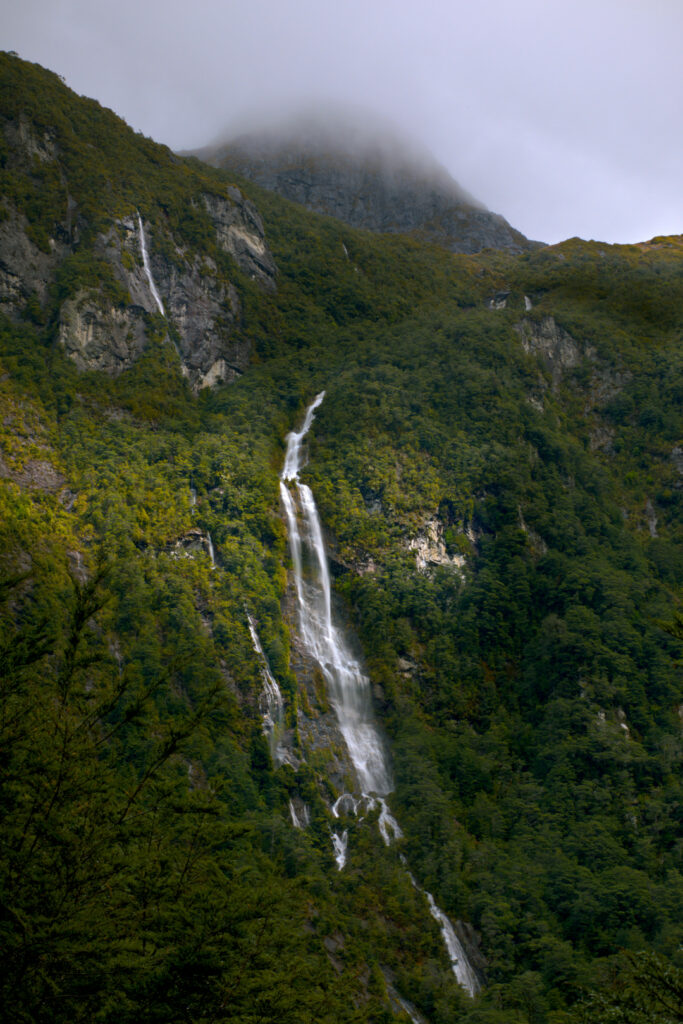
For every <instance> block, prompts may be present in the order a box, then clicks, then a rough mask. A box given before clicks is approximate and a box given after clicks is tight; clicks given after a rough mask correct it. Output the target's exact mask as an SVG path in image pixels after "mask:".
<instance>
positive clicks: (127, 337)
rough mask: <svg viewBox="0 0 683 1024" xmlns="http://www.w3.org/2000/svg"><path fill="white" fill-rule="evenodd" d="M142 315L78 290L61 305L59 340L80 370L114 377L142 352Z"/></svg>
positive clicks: (136, 309) (135, 308) (96, 293)
mask: <svg viewBox="0 0 683 1024" xmlns="http://www.w3.org/2000/svg"><path fill="white" fill-rule="evenodd" d="M145 328H146V324H145V320H144V311H143V310H142V309H141V308H140V307H139V306H126V307H124V308H119V307H117V306H114V305H111V304H106V303H105V302H104V300H103V298H102V295H101V293H100V292H99V291H97V290H95V289H81V290H80V291H79V292H78V293H77V294H76V295H75V296H74V298H72V299H67V300H66V301H65V302H64V303H62V307H61V309H60V311H59V328H58V340H59V343H60V344H61V345H63V346H64V350H65V352H66V354H67V355H68V356H69V357H70V358H71V359H73V361H74V363H75V364H76V366H77V367H78V369H79V370H102V371H104V372H105V373H108V374H111V375H116V374H118V373H120V372H121V371H122V370H125V369H126V368H127V367H128V366H131V365H132V364H133V363H134V362H135V360H136V359H137V357H138V356H139V355H140V353H141V352H142V351H143V349H144V348H145V345H146V343H147V336H146V333H145Z"/></svg>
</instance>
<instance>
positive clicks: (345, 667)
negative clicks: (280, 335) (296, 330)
mask: <svg viewBox="0 0 683 1024" xmlns="http://www.w3.org/2000/svg"><path fill="white" fill-rule="evenodd" d="M324 397H325V392H324V391H321V392H320V394H319V395H316V397H315V399H314V401H313V402H312V403H311V405H309V407H308V409H307V410H306V416H305V417H304V422H303V426H302V427H301V430H299V431H295V430H293V431H292V432H291V433H290V434H288V435H287V451H286V454H285V464H284V467H283V469H282V473H281V474H280V494H281V496H282V504H283V505H284V508H285V513H286V516H287V525H288V529H289V545H290V550H291V553H292V563H293V566H294V578H295V583H296V593H297V599H298V605H299V633H300V637H301V640H302V641H303V644H304V646H305V647H306V649H307V651H308V653H309V654H310V655H311V656H312V657H313V658H314V659H315V660H316V661H317V662H318V664H319V666H320V668H321V670H322V672H323V675H324V677H325V680H326V682H327V686H328V692H329V695H330V699H331V702H332V704H333V706H334V709H335V711H336V713H337V720H338V722H339V729H340V731H341V733H342V736H343V737H344V740H345V741H346V745H347V747H348V751H349V754H350V756H351V760H352V762H353V766H354V768H355V770H356V775H357V778H358V784H359V787H360V790H361V793H362V796H361V797H359V798H357V797H354V796H352V795H351V794H350V793H342V795H341V796H340V797H338V799H337V800H336V801H335V803H334V805H333V807H332V813H333V815H334V817H335V818H338V817H339V814H340V812H342V813H347V814H348V813H353V814H358V811H359V809H364V810H365V811H366V812H369V811H372V810H374V809H375V808H376V807H377V806H378V805H379V807H380V814H379V819H378V822H377V824H378V827H379V830H380V833H381V835H382V838H383V839H384V841H385V843H386V844H387V845H389V844H390V843H391V841H392V839H397V838H399V837H400V836H401V834H402V833H401V829H400V827H399V824H398V822H397V821H396V819H395V818H394V817H393V815H392V814H391V811H390V810H389V808H388V806H387V803H386V800H385V799H384V797H386V795H387V794H388V793H390V792H391V790H392V788H393V783H392V779H391V772H390V769H389V764H388V759H387V757H386V753H385V750H384V745H383V742H382V739H381V737H380V734H379V732H378V731H377V728H376V726H375V722H374V716H373V713H372V705H371V701H370V681H369V679H368V677H367V676H366V675H365V674H364V673H363V671H362V669H361V666H360V664H359V663H358V661H357V659H356V658H355V657H354V655H353V654H352V652H351V651H350V649H349V647H348V645H347V643H346V641H345V639H344V636H343V634H342V633H341V630H340V629H339V628H338V627H337V626H336V625H335V623H334V622H333V619H332V593H331V585H330V572H329V568H328V564H327V555H326V553H325V544H324V541H323V535H322V528H321V525H320V517H319V516H318V510H317V508H316V504H315V501H314V499H313V494H312V492H311V489H310V487H308V486H307V485H306V484H303V483H301V481H300V480H299V471H300V469H301V467H302V458H303V455H302V444H303V440H304V438H305V436H306V434H307V433H308V431H309V430H310V428H311V424H312V423H313V419H314V416H315V411H316V409H317V408H318V406H319V405H320V403H321V402H322V400H323V398H324ZM332 843H333V846H334V856H335V860H336V862H337V867H338V869H339V870H340V871H341V870H342V868H343V867H344V865H345V864H346V857H347V845H348V833H347V832H346V831H344V832H342V833H341V834H339V833H333V835H332ZM409 874H410V872H409ZM410 879H411V881H412V883H413V885H414V886H415V887H416V888H417V889H419V890H420V892H423V893H424V895H425V896H426V898H427V902H428V903H429V909H430V912H431V914H432V917H434V919H435V920H436V921H437V922H438V923H439V927H440V928H441V934H442V936H443V940H444V943H445V945H446V949H447V951H448V956H449V959H450V961H451V967H452V969H453V973H454V974H455V977H456V979H457V980H458V982H459V984H460V985H462V987H463V988H464V989H466V991H467V992H469V994H470V995H475V994H476V993H477V992H478V991H479V988H480V985H479V980H478V978H477V976H476V974H475V973H474V971H473V969H472V967H471V966H470V964H469V962H468V960H467V956H466V955H465V951H464V949H463V948H462V944H461V943H460V941H459V940H458V938H457V936H456V934H455V931H454V929H453V925H452V924H451V922H450V921H449V919H448V917H447V916H446V914H444V912H443V911H442V910H441V909H440V908H439V907H438V906H437V905H436V903H435V902H434V897H433V896H432V895H431V893H428V892H426V890H424V889H421V888H420V886H418V884H417V882H416V881H415V879H414V878H413V876H412V875H410Z"/></svg>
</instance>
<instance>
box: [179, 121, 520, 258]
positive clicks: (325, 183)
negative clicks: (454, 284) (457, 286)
mask: <svg viewBox="0 0 683 1024" xmlns="http://www.w3.org/2000/svg"><path fill="white" fill-rule="evenodd" d="M321 131H322V134H321V135H320V136H317V135H316V134H315V132H313V134H311V133H308V134H307V135H305V136H304V137H303V138H300V137H290V138H287V137H283V136H278V135H275V134H262V135H248V136H242V137H240V138H238V139H236V140H235V141H234V142H232V143H228V144H226V145H223V146H218V147H211V148H207V149H204V150H200V151H197V153H196V155H197V156H199V157H200V158H201V159H202V160H204V161H206V162H207V163H210V164H213V165H214V166H216V167H223V168H226V169H229V170H233V171H235V172H236V173H238V174H241V175H242V176H243V177H245V178H249V179H250V180H252V181H254V182H256V183H257V184H258V185H261V186H262V187H263V188H267V189H270V190H271V191H273V192H278V193H279V194H280V195H283V196H285V198H287V199H291V200H293V201H294V202H296V203H300V204H301V205H302V206H305V207H306V208H307V209H309V210H312V211H313V212H315V213H323V214H327V215H328V216H331V217H336V218H337V219H338V220H342V221H345V222H346V223H347V224H350V225H352V226H353V227H359V228H368V229H369V230H371V231H379V232H389V233H408V234H416V235H418V236H419V237H421V238H424V239H426V240H428V241H432V242H437V243H439V244H440V245H443V246H444V247H445V248H447V249H450V250H451V251H452V252H461V253H474V252H479V251H480V250H481V249H484V248H487V247H490V248H497V249H508V250H510V251H512V252H524V251H526V250H529V249H531V248H535V247H536V246H537V245H538V244H539V243H534V242H529V240H528V239H527V238H525V237H524V235H522V234H521V233H520V232H519V231H515V229H514V228H512V227H511V226H510V225H509V224H508V223H507V221H506V220H505V219H504V218H503V217H501V216H499V215H498V214H495V213H491V212H490V211H489V210H487V209H485V207H483V206H482V205H481V204H479V203H477V202H476V201H475V200H474V199H473V198H472V197H471V196H469V195H468V194H467V193H466V192H465V191H464V190H463V189H461V188H460V186H459V185H457V184H456V182H455V181H453V179H452V178H451V177H450V175H449V174H448V173H447V172H446V171H445V170H444V169H443V168H442V167H439V165H438V164H436V163H435V162H434V161H433V160H432V159H426V158H423V157H420V158H417V157H415V156H414V155H412V154H411V153H410V152H409V151H408V150H406V149H405V148H404V147H403V146H402V145H401V144H399V143H397V142H396V141H395V140H390V141H389V142H387V140H382V141H380V142H373V141H372V140H367V139H366V140H364V141H363V142H362V144H361V145H360V146H358V143H357V140H356V141H355V142H349V144H348V146H347V145H346V141H347V140H345V138H344V137H343V132H342V137H341V138H340V139H338V140H335V139H334V138H332V136H331V134H330V133H329V132H325V130H324V129H323V130H321ZM354 145H355V147H356V148H355V149H353V146H354Z"/></svg>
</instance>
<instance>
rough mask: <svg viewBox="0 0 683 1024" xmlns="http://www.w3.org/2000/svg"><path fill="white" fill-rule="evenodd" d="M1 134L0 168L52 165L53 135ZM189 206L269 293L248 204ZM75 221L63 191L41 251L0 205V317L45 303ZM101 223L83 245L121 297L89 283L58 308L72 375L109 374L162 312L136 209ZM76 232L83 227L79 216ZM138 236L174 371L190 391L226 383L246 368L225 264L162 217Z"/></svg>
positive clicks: (75, 247)
mask: <svg viewBox="0 0 683 1024" xmlns="http://www.w3.org/2000/svg"><path fill="white" fill-rule="evenodd" d="M0 131H1V132H2V134H3V135H4V140H5V143H6V154H5V158H6V160H7V163H8V166H10V167H11V168H12V169H13V170H15V171H16V172H17V173H18V174H27V175H28V174H30V171H31V167H32V166H33V165H34V164H35V163H50V162H55V161H56V162H59V159H60V153H59V146H58V144H57V141H56V133H55V132H54V131H52V130H47V129H46V130H45V131H43V132H42V134H41V132H40V131H38V130H37V129H35V127H34V126H33V125H32V124H30V123H29V122H28V121H26V120H25V119H19V120H17V121H12V120H0ZM61 173H62V175H63V176H64V171H63V170H62V171H61ZM65 185H68V182H67V181H66V178H65ZM193 202H194V203H195V205H196V207H197V208H198V209H202V207H203V212H204V213H205V215H208V217H209V218H210V220H211V222H212V224H213V226H214V228H215V231H216V242H217V244H218V247H219V248H220V249H222V250H223V251H224V252H227V253H228V254H229V255H230V257H231V258H232V260H233V261H234V263H235V264H236V266H237V267H238V268H239V269H240V270H241V271H242V272H243V273H244V274H246V275H247V276H248V277H250V278H251V279H252V280H253V281H254V282H255V283H256V284H257V285H258V286H259V287H260V288H261V289H262V290H263V291H266V292H274V291H275V289H276V277H277V267H276V265H275V262H274V260H273V257H272V255H271V253H270V251H269V249H268V247H267V245H266V242H265V233H264V228H263V223H262V221H261V218H260V216H259V214H258V211H257V210H256V207H255V206H254V205H253V203H251V202H250V201H249V200H248V199H246V198H245V197H244V196H243V195H242V193H241V192H240V191H239V189H237V188H234V187H229V188H227V189H225V190H224V191H223V194H216V193H212V194H206V193H204V194H202V193H199V194H198V195H197V197H196V199H194V200H193ZM134 203H135V198H134V197H133V199H132V203H131V205H133V204H134ZM78 220H79V218H78V214H77V204H76V202H75V200H73V198H72V197H71V196H70V195H69V194H68V191H67V201H66V203H65V207H64V219H63V220H62V221H61V222H59V223H54V224H53V225H52V226H51V228H50V234H51V237H49V239H48V240H47V241H48V243H49V245H48V244H46V245H45V246H44V248H43V249H41V248H40V247H39V246H38V245H37V244H36V242H35V241H34V240H33V238H32V236H31V230H30V225H29V222H28V220H27V219H26V217H25V216H24V214H23V213H22V212H21V210H19V209H17V208H15V206H14V205H13V204H12V203H11V202H10V201H9V200H8V199H6V200H4V202H3V203H2V208H1V209H0V311H1V312H3V313H5V314H7V315H9V316H10V317H14V318H18V317H21V316H22V315H23V313H24V310H25V309H26V306H27V303H28V302H29V301H33V302H35V301H37V302H38V304H39V305H40V306H42V307H45V305H46V303H47V302H48V301H49V294H50V286H51V285H52V283H53V282H54V281H55V276H56V274H57V271H58V268H59V266H60V263H61V262H62V261H63V260H64V259H66V258H68V257H69V256H70V255H72V254H73V253H75V252H76V251H80V246H81V241H80V238H81V231H80V230H79V224H78V223H77V222H78ZM109 225H110V226H109V227H108V228H107V229H106V230H105V231H103V232H101V233H100V234H99V235H97V237H96V238H95V239H94V241H93V242H90V243H89V248H90V246H91V247H92V249H91V251H92V255H93V256H94V257H95V258H96V259H97V260H101V261H103V262H104V263H106V264H108V265H109V267H110V269H111V274H112V276H113V278H114V279H115V281H116V282H117V283H118V284H119V285H120V286H121V293H120V295H119V296H118V297H116V298H112V297H111V295H112V293H111V290H110V291H109V292H108V291H107V289H106V288H103V287H100V286H99V285H98V284H93V285H91V284H90V282H88V283H87V284H83V285H81V286H80V287H78V286H76V287H74V288H73V290H72V293H71V294H70V295H69V296H68V297H67V298H65V299H64V300H63V301H62V302H61V305H60V308H59V310H58V311H57V315H56V317H55V330H56V340H57V341H58V342H59V344H61V345H62V346H63V348H64V350H65V351H66V353H67V355H68V356H69V357H70V358H71V359H73V361H74V362H75V364H76V365H77V367H78V368H79V369H80V370H99V371H102V372H104V373H107V374H110V375H116V374H118V373H121V372H122V371H123V370H125V369H126V368H128V367H130V366H131V365H132V364H133V363H134V362H135V360H136V359H137V358H138V357H139V356H140V354H141V353H142V352H143V351H144V349H145V348H146V346H147V340H148V333H147V332H148V329H149V326H150V321H149V318H150V316H158V315H159V312H160V311H159V306H158V304H157V301H156V299H155V297H154V295H153V292H152V287H151V285H150V280H149V278H148V275H147V272H146V271H145V268H144V265H143V259H142V251H141V242H140V226H139V222H138V212H137V210H135V208H134V206H133V209H131V212H130V214H128V215H127V216H124V217H122V218H121V217H120V218H118V219H114V217H112V218H111V220H110V222H109ZM80 227H82V228H83V229H86V228H87V227H88V225H87V223H86V222H85V221H84V220H82V221H81V223H80ZM143 230H144V234H145V238H146V247H147V250H148V259H149V269H150V272H151V275H152V279H153V281H154V286H155V287H156V288H157V289H158V292H159V296H160V298H161V301H162V303H163V307H164V314H165V317H166V322H167V339H168V341H169V342H172V343H173V345H174V347H175V349H176V351H177V353H178V356H179V357H180V361H181V367H182V372H183V373H184V375H185V376H186V377H187V378H188V380H189V381H190V384H191V386H192V388H193V389H194V390H195V391H198V390H200V389H201V388H203V387H207V386H208V387H210V386H213V385H216V384H219V383H223V382H227V381H232V380H234V379H235V378H236V377H237V376H239V374H240V373H242V372H243V371H244V370H245V369H246V368H247V366H248V364H249V358H250V354H251V352H250V345H249V342H248V341H246V340H245V339H244V337H243V336H241V335H240V332H239V330H238V328H239V327H240V326H241V319H242V307H241V303H240V299H239V294H238V291H237V288H236V286H235V284H234V283H233V281H232V280H230V279H229V277H228V276H227V274H226V270H225V267H219V266H217V261H216V260H215V259H212V258H211V256H210V255H209V254H207V253H202V252H201V250H200V251H196V250H195V249H193V248H192V247H189V246H188V245H187V244H185V243H183V242H182V240H176V239H175V238H173V237H172V235H171V232H170V231H169V230H168V228H167V227H165V225H164V223H163V220H162V219H161V218H159V220H158V221H157V222H156V223H153V224H151V223H149V222H145V223H144V224H143ZM214 256H215V252H214ZM231 276H232V275H231ZM235 277H237V275H235Z"/></svg>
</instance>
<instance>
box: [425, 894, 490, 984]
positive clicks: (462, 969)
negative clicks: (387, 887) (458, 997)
mask: <svg viewBox="0 0 683 1024" xmlns="http://www.w3.org/2000/svg"><path fill="white" fill-rule="evenodd" d="M417 888H419V886H417ZM421 891H422V892H424V894H425V896H426V897H427V902H428V903H429V911H430V913H431V915H432V917H433V918H434V920H435V921H436V922H437V924H438V925H439V927H440V928H441V935H442V937H443V941H444V945H445V946H446V949H447V950H448V956H449V958H450V961H451V968H452V970H453V974H454V975H455V977H456V980H457V981H458V983H459V984H460V985H462V987H463V988H464V989H466V990H467V992H469V994H470V995H471V996H475V995H476V994H477V992H478V991H479V989H480V988H481V985H480V984H479V979H478V978H477V976H476V974H475V973H474V971H473V970H472V967H471V966H470V962H469V960H468V959H467V956H466V955H465V950H464V949H463V948H462V943H461V942H460V939H459V938H458V936H457V935H456V934H455V930H454V928H453V925H452V924H451V922H450V920H449V919H448V918H447V917H446V915H445V914H444V912H443V910H441V908H440V907H437V905H436V902H435V900H434V897H433V896H432V894H431V892H427V890H426V889H422V890H421Z"/></svg>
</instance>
